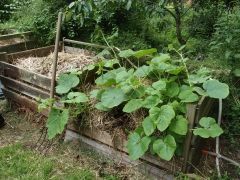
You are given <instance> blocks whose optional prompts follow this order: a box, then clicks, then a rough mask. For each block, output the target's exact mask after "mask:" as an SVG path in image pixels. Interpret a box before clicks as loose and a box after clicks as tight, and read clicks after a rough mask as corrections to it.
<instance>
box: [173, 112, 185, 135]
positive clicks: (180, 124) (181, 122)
mask: <svg viewBox="0 0 240 180" xmlns="http://www.w3.org/2000/svg"><path fill="white" fill-rule="evenodd" d="M169 129H170V130H171V131H173V132H175V133H176V134H179V135H186V134H187V131H188V121H187V119H186V118H184V117H183V116H181V115H179V116H177V117H176V119H175V120H174V121H172V123H171V124H170V126H169Z"/></svg>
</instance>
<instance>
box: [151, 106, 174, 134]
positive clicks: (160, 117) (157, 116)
mask: <svg viewBox="0 0 240 180" xmlns="http://www.w3.org/2000/svg"><path fill="white" fill-rule="evenodd" d="M149 114H150V116H151V117H152V118H154V123H155V124H156V125H157V128H158V130H159V131H161V132H163V131H165V130H166V129H167V128H168V126H169V125H170V123H171V120H172V119H173V118H174V117H175V112H174V110H173V107H172V106H171V105H163V106H161V108H157V107H153V108H151V109H150V111H149Z"/></svg>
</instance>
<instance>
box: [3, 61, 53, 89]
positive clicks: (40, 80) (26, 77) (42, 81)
mask: <svg viewBox="0 0 240 180" xmlns="http://www.w3.org/2000/svg"><path fill="white" fill-rule="evenodd" d="M0 69H1V72H2V75H3V76H8V77H11V78H14V79H18V80H22V81H25V82H28V83H31V84H33V85H34V86H37V87H40V88H43V89H46V90H50V86H51V79H50V78H48V77H46V76H43V75H41V74H37V73H34V72H30V71H27V70H24V69H22V68H19V67H17V66H14V65H12V64H9V63H6V62H1V61H0Z"/></svg>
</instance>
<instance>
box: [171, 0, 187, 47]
mask: <svg viewBox="0 0 240 180" xmlns="http://www.w3.org/2000/svg"><path fill="white" fill-rule="evenodd" d="M182 3H183V2H182V0H173V5H174V10H175V17H174V18H175V22H176V35H177V39H178V42H179V43H180V44H181V45H184V44H186V40H185V39H184V38H183V36H182V17H181V8H182V6H183V4H182Z"/></svg>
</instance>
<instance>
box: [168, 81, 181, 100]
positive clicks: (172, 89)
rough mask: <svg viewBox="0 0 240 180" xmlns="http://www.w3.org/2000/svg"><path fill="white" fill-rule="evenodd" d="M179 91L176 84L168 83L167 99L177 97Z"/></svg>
mask: <svg viewBox="0 0 240 180" xmlns="http://www.w3.org/2000/svg"><path fill="white" fill-rule="evenodd" d="M179 91H180V88H179V86H178V84H177V83H176V82H170V83H168V84H167V91H166V95H167V96H169V97H174V96H177V95H178V93H179Z"/></svg>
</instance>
